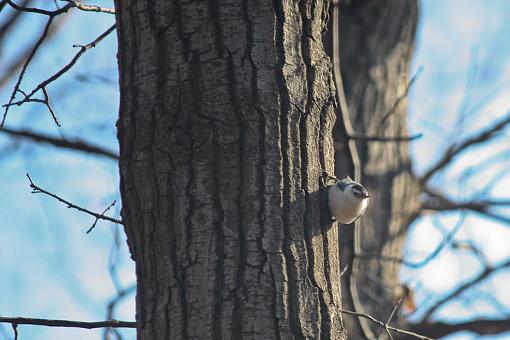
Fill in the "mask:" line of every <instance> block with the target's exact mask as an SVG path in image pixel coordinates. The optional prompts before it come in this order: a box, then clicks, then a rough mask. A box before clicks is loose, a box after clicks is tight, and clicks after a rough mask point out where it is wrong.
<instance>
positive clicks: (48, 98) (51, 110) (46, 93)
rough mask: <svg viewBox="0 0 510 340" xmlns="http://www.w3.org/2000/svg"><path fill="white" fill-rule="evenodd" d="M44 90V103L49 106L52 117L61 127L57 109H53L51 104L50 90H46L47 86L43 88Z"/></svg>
mask: <svg viewBox="0 0 510 340" xmlns="http://www.w3.org/2000/svg"><path fill="white" fill-rule="evenodd" d="M42 92H43V95H44V104H45V105H46V107H47V108H48V111H50V114H51V117H52V118H53V121H54V122H55V124H56V125H57V126H58V127H61V125H60V123H59V122H58V119H57V115H56V114H55V111H53V109H52V107H51V105H50V96H49V95H48V90H46V87H43V88H42Z"/></svg>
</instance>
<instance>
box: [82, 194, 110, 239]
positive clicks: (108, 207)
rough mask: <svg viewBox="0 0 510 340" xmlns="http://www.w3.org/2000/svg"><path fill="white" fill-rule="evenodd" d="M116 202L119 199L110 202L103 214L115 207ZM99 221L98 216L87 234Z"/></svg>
mask: <svg viewBox="0 0 510 340" xmlns="http://www.w3.org/2000/svg"><path fill="white" fill-rule="evenodd" d="M115 203H117V201H116V200H113V202H112V203H110V205H109V206H107V207H106V209H105V210H103V212H101V216H104V214H106V212H107V211H108V210H110V208H111V207H113V206H114V205H115ZM97 221H99V218H98V217H96V220H95V221H94V223H92V226H91V227H90V228H89V229H88V230H87V232H86V234H88V233H90V232H91V231H92V230H93V229H94V228H95V227H96V224H97Z"/></svg>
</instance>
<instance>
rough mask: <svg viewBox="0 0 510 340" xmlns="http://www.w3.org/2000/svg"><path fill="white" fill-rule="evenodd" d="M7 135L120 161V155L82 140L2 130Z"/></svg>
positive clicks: (0, 130)
mask: <svg viewBox="0 0 510 340" xmlns="http://www.w3.org/2000/svg"><path fill="white" fill-rule="evenodd" d="M2 132H3V133H6V134H8V135H10V136H13V137H16V138H26V139H30V140H33V141H35V142H39V143H47V144H51V145H54V146H57V147H60V148H64V149H70V150H77V151H81V152H85V153H90V154H95V155H100V156H105V157H108V158H110V159H113V160H118V159H119V155H118V154H117V153H116V152H114V151H111V150H107V149H105V148H103V147H101V146H98V145H93V144H90V143H89V142H85V141H83V140H80V139H74V140H69V139H60V138H55V137H51V136H48V135H44V134H40V133H38V132H34V131H31V130H24V129H23V130H14V129H10V128H6V127H2V128H0V133H2Z"/></svg>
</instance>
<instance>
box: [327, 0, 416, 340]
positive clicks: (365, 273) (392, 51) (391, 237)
mask: <svg viewBox="0 0 510 340" xmlns="http://www.w3.org/2000/svg"><path fill="white" fill-rule="evenodd" d="M417 19H418V5H417V2H416V1H409V0H392V1H386V0H357V1H350V2H349V4H348V5H345V6H342V8H341V11H340V65H341V69H342V76H343V83H344V89H345V97H346V100H347V104H348V106H349V112H350V117H351V121H352V124H353V128H354V130H355V131H356V132H357V133H361V134H367V135H378V136H405V135H407V127H406V124H407V123H406V114H407V111H406V110H407V108H406V100H405V99H404V100H403V101H402V102H401V103H400V104H399V105H398V106H397V107H396V108H395V110H394V111H392V107H393V106H394V104H395V103H396V102H397V100H398V99H399V97H401V96H403V95H404V93H405V92H406V87H407V85H408V82H409V79H408V76H407V75H408V72H409V64H410V61H411V56H412V52H413V48H414V40H415V30H416V24H417ZM345 140H346V138H345V130H344V127H343V125H342V121H341V120H340V119H339V120H338V124H337V126H336V128H335V141H337V143H336V145H338V146H340V147H343V146H345V145H346V142H345ZM356 145H357V150H358V153H359V155H360V163H361V177H362V182H363V184H364V185H365V186H366V187H367V188H368V191H369V192H370V193H371V195H372V196H371V198H370V205H369V207H368V209H367V212H366V214H365V215H364V217H362V218H361V222H360V224H359V226H357V228H356V230H355V229H354V228H352V227H343V230H342V241H343V243H342V263H344V264H350V268H351V270H349V271H348V272H347V273H346V275H345V277H344V279H343V282H342V283H343V293H344V307H345V308H347V309H354V310H356V311H358V312H364V313H368V314H370V315H372V316H374V317H376V318H377V319H379V320H383V321H386V320H387V319H388V317H389V315H390V313H391V311H392V309H393V307H394V304H395V301H396V300H397V299H398V296H396V295H398V291H399V289H398V288H399V287H400V284H401V283H400V280H399V270H400V266H399V264H398V263H395V262H391V261H381V257H382V256H387V257H394V258H399V257H401V256H402V248H403V243H404V238H405V233H406V228H407V226H408V225H409V224H410V223H411V222H412V221H413V220H414V219H415V217H416V214H417V212H418V210H419V201H418V195H419V193H420V188H419V185H418V183H417V181H416V179H415V178H414V177H413V176H412V173H411V169H410V160H409V157H408V148H407V143H405V142H400V143H398V142H375V141H372V142H366V141H362V140H358V141H357V142H356ZM336 158H337V161H336V174H337V176H339V177H343V176H345V175H346V174H349V173H352V172H353V170H352V169H350V168H349V167H348V165H349V162H347V161H346V160H345V151H344V150H339V152H338V153H337V155H336ZM356 238H357V239H358V241H357V242H358V245H359V246H358V248H359V249H356V250H355V239H356ZM355 253H356V254H357V256H355ZM397 318H398V316H397V317H396V318H395V319H394V320H396V319H397ZM394 323H395V324H398V321H397V320H396V321H395V322H394ZM345 324H346V328H347V329H348V334H349V336H350V338H352V339H361V338H363V336H374V337H379V336H383V337H384V336H385V335H384V333H385V331H384V329H382V328H380V327H379V328H377V327H378V326H374V325H373V324H369V323H367V321H366V320H364V319H358V318H353V317H350V316H346V317H345ZM360 325H361V326H363V328H364V332H363V331H362V330H361V329H360V327H359V326H360Z"/></svg>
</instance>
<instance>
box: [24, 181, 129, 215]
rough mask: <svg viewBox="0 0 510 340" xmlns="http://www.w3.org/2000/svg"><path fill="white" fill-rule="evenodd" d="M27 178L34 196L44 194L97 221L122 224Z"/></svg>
mask: <svg viewBox="0 0 510 340" xmlns="http://www.w3.org/2000/svg"><path fill="white" fill-rule="evenodd" d="M27 177H28V180H29V181H30V188H32V193H33V194H38V193H43V194H46V195H48V196H51V197H53V198H55V199H56V200H58V201H60V202H62V203H64V204H66V205H67V207H68V208H72V209H76V210H79V211H81V212H84V213H86V214H89V215H92V216H94V217H95V218H96V219H101V220H105V221H110V222H113V223H117V224H122V221H121V220H118V219H115V218H113V217H109V216H105V215H103V214H98V213H95V212H93V211H90V210H88V209H85V208H82V207H80V206H78V205H76V204H73V203H71V202H69V201H67V200H65V199H63V198H61V197H60V196H57V195H55V194H53V193H51V192H49V191H46V190H44V189H42V188H41V187H39V186H37V185H35V184H34V182H33V181H32V179H31V178H30V175H29V174H27Z"/></svg>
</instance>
